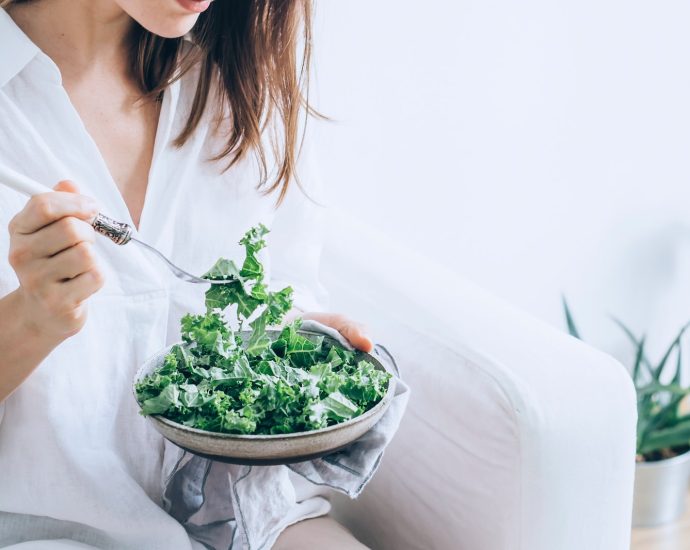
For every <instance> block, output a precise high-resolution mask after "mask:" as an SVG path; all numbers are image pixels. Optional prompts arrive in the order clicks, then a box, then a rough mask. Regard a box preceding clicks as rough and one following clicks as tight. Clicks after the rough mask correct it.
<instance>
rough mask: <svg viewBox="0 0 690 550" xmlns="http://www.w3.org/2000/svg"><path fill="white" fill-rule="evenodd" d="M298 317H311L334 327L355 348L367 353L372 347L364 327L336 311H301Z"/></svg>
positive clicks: (305, 318)
mask: <svg viewBox="0 0 690 550" xmlns="http://www.w3.org/2000/svg"><path fill="white" fill-rule="evenodd" d="M300 317H301V318H302V319H304V320H307V319H311V320H312V321H318V322H319V323H321V324H322V325H326V326H328V327H331V328H334V329H335V330H337V331H338V332H339V333H340V334H342V335H343V336H344V337H345V338H346V339H347V340H348V341H349V342H350V344H352V345H353V346H354V347H355V348H357V349H358V350H361V351H363V352H365V353H369V352H370V351H371V350H372V349H373V348H374V343H373V342H372V341H371V339H370V338H369V337H368V336H366V334H365V329H364V327H363V326H362V325H361V324H359V323H356V322H355V321H353V320H352V319H348V318H347V317H345V316H344V315H340V314H338V313H321V312H312V313H303V314H301V315H300Z"/></svg>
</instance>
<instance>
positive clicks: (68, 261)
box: [46, 241, 96, 282]
mask: <svg viewBox="0 0 690 550" xmlns="http://www.w3.org/2000/svg"><path fill="white" fill-rule="evenodd" d="M46 263H47V264H48V265H47V268H46V272H47V273H46V277H47V279H48V280H50V281H59V282H62V281H65V280H67V279H74V278H75V277H78V276H79V275H81V274H82V273H86V272H87V271H91V270H93V269H95V268H96V256H95V254H94V252H93V245H92V244H91V243H89V242H85V241H82V242H80V243H78V244H76V245H74V246H72V247H70V248H68V249H67V250H63V251H62V252H60V253H59V254H57V255H56V256H53V257H52V258H50V259H49V260H47V261H46Z"/></svg>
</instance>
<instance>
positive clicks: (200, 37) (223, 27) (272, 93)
mask: <svg viewBox="0 0 690 550" xmlns="http://www.w3.org/2000/svg"><path fill="white" fill-rule="evenodd" d="M27 1H30V0H0V7H6V6H9V5H10V4H18V3H24V2H27ZM311 14H312V3H311V0H216V1H215V2H213V3H212V4H211V6H210V7H209V8H208V9H207V10H206V12H204V13H202V14H201V15H200V17H199V20H198V21H197V23H196V25H195V26H194V28H193V29H192V37H193V41H194V42H195V43H196V45H197V47H195V48H193V49H191V50H190V52H189V53H188V54H186V55H184V56H182V53H181V52H182V44H183V39H182V38H162V37H160V36H156V35H154V34H152V33H150V32H149V31H147V30H145V29H144V28H142V27H141V26H140V25H138V24H137V25H135V27H134V29H133V33H132V40H131V45H132V47H131V51H130V59H131V66H132V67H133V71H134V72H133V76H134V77H135V79H136V81H137V82H138V84H139V86H140V87H141V90H142V93H143V94H144V96H145V97H149V98H158V97H160V95H161V94H162V93H163V91H164V90H165V88H166V87H167V86H169V85H170V84H171V83H172V82H173V81H174V80H175V79H177V78H179V77H180V76H181V75H182V74H184V73H185V72H187V71H188V70H189V69H190V68H191V67H193V66H197V67H198V68H199V77H198V86H197V89H196V94H195V96H194V99H193V102H192V109H191V112H190V115H189V118H188V119H187V122H186V124H185V126H184V128H183V129H182V132H181V133H180V135H179V136H178V137H177V139H176V140H175V144H176V145H177V146H182V145H183V144H184V143H185V142H186V141H187V140H188V139H189V137H190V136H191V135H192V133H193V132H194V131H195V130H196V128H197V127H198V125H199V123H200V122H201V120H202V116H203V113H204V111H205V110H206V107H207V106H208V105H209V103H210V102H218V103H219V105H211V107H212V108H216V110H217V111H218V112H219V113H224V114H225V115H226V116H223V117H222V118H220V117H219V119H218V128H217V130H218V131H221V132H223V135H224V136H225V135H226V136H227V138H226V139H225V145H224V148H223V150H222V151H221V152H220V153H219V154H218V155H217V157H215V159H214V160H224V159H225V160H227V163H226V169H227V168H230V167H232V166H233V165H234V164H236V163H237V162H238V161H240V160H241V159H243V158H244V157H245V156H246V155H247V154H248V153H250V152H253V153H255V154H256V157H257V160H258V162H259V167H260V181H259V182H258V185H257V188H259V189H262V190H263V192H264V193H266V194H268V193H271V192H273V191H276V190H278V191H279V195H278V200H277V203H278V204H280V202H281V201H282V200H283V198H284V196H285V193H286V191H287V188H288V185H289V183H290V181H291V180H292V179H295V180H296V162H297V157H298V155H299V149H300V145H301V138H300V135H301V133H302V132H301V131H300V123H301V120H300V115H301V114H304V115H305V116H306V115H309V114H312V115H314V114H316V113H315V111H314V110H313V109H312V108H311V107H310V105H309V102H308V94H307V90H308V83H309V63H310V58H311ZM300 39H301V41H302V46H301V51H298V46H299V42H300ZM274 123H277V124H278V126H276V124H274ZM226 125H227V126H226ZM267 129H270V130H271V135H270V136H269V137H270V138H271V139H270V143H271V149H272V152H273V154H274V156H275V159H276V167H275V173H274V174H272V173H270V172H271V171H269V166H268V161H267V157H266V151H265V145H264V143H262V136H263V134H264V132H265V131H266V130H267ZM263 141H264V142H265V140H263ZM269 179H270V180H271V181H270V182H269ZM298 184H299V182H298Z"/></svg>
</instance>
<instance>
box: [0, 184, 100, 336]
mask: <svg viewBox="0 0 690 550" xmlns="http://www.w3.org/2000/svg"><path fill="white" fill-rule="evenodd" d="M54 189H55V191H56V192H54V193H45V194H42V195H36V196H34V197H32V198H31V200H29V202H28V203H27V204H26V206H25V207H24V209H23V210H22V211H21V212H19V213H18V214H17V215H16V216H15V217H14V218H13V219H12V221H11V222H10V225H9V231H10V253H9V261H10V265H11V266H12V268H13V269H14V271H15V272H16V273H17V277H18V278H19V283H20V287H19V289H17V291H16V292H17V294H18V297H19V303H20V304H21V308H20V311H21V312H22V318H23V319H22V321H24V322H25V323H26V326H27V327H29V328H31V329H32V330H33V331H35V332H37V333H38V334H40V335H42V336H45V337H47V338H50V339H52V340H53V341H56V342H60V341H62V340H64V339H66V338H68V337H70V336H72V335H74V334H76V333H77V332H79V330H81V328H82V327H83V326H84V323H85V322H86V304H85V300H86V299H87V298H88V297H89V296H91V295H92V294H94V293H95V292H96V291H98V290H99V289H100V288H101V287H102V286H103V275H102V273H101V271H100V270H99V268H98V267H97V265H96V259H95V254H94V251H93V242H94V239H95V232H94V230H93V228H92V227H91V223H90V222H91V220H93V218H94V217H95V216H96V214H97V213H98V204H97V203H96V201H95V200H93V199H91V198H89V197H86V196H83V195H79V194H78V190H77V188H76V186H75V185H74V184H72V183H70V182H66V181H63V182H60V183H59V184H58V185H56V186H55V187H54Z"/></svg>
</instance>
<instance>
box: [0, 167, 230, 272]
mask: <svg viewBox="0 0 690 550" xmlns="http://www.w3.org/2000/svg"><path fill="white" fill-rule="evenodd" d="M0 183H1V184H4V185H6V186H7V187H9V188H11V189H14V190H15V191H18V192H19V193H22V194H23V195H27V196H29V197H32V196H34V195H39V194H41V193H50V192H52V191H53V190H52V189H50V188H49V187H46V186H45V185H42V184H40V183H38V182H36V181H34V180H32V179H31V178H28V177H26V176H24V175H22V174H20V173H19V172H15V171H14V170H12V169H10V168H8V167H7V166H2V165H0ZM91 226H92V227H93V228H94V230H95V231H96V232H97V233H100V234H101V235H103V236H105V237H107V238H108V239H110V240H111V241H113V242H114V243H115V244H117V245H125V244H127V243H129V242H135V243H137V244H138V245H139V246H141V247H143V248H144V249H145V250H148V251H149V252H151V253H153V254H155V255H156V256H157V257H158V258H159V259H161V260H162V261H163V262H164V263H165V265H167V266H168V268H169V269H170V271H171V272H172V273H173V275H175V277H177V278H178V279H181V280H182V281H186V282H188V283H197V284H200V283H205V284H212V285H225V284H229V283H234V282H236V279H216V280H210V279H204V278H202V277H197V276H196V275H192V274H191V273H189V272H187V271H185V270H184V269H182V268H180V267H179V266H177V265H175V264H174V263H172V262H171V261H170V260H169V259H168V258H167V257H166V256H165V255H164V254H162V253H161V252H160V251H158V250H156V249H155V248H154V247H152V246H151V245H149V244H146V243H145V242H143V241H140V240H139V239H137V238H135V237H133V236H132V232H133V229H132V226H131V225H129V224H127V223H123V222H118V221H116V220H114V219H112V218H109V217H108V216H106V215H105V214H101V213H100V212H99V213H98V214H97V215H96V217H95V218H94V220H93V221H92V222H91Z"/></svg>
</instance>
